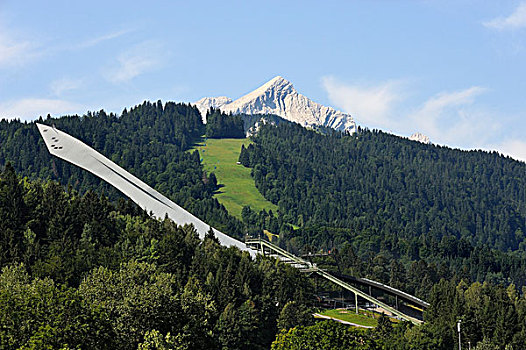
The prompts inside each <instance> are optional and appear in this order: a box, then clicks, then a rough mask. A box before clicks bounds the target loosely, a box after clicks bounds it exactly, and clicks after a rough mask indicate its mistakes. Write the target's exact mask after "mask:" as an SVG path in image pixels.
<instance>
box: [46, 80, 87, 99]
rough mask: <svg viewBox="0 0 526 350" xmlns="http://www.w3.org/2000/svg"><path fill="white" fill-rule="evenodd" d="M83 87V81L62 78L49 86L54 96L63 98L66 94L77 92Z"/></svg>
mask: <svg viewBox="0 0 526 350" xmlns="http://www.w3.org/2000/svg"><path fill="white" fill-rule="evenodd" d="M81 86H82V80H80V79H71V78H62V79H58V80H54V81H52V82H51V84H49V88H50V89H51V92H52V93H53V95H54V96H61V95H62V94H64V93H65V92H68V91H72V90H76V89H78V88H79V87H81Z"/></svg>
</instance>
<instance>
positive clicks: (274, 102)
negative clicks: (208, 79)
mask: <svg viewBox="0 0 526 350" xmlns="http://www.w3.org/2000/svg"><path fill="white" fill-rule="evenodd" d="M195 105H196V106H197V107H198V108H199V110H200V111H201V115H203V120H204V119H205V116H206V110H207V109H208V108H210V107H214V108H220V109H221V110H222V111H223V112H227V113H228V112H232V113H234V114H241V113H244V114H275V115H278V116H280V117H282V118H284V119H287V120H290V121H292V122H296V123H298V124H300V125H303V126H305V127H312V126H317V125H322V126H325V127H330V128H333V129H336V130H340V131H347V132H349V133H353V132H355V131H356V123H355V122H354V120H353V118H352V117H351V116H350V115H349V114H345V113H342V112H339V111H337V110H335V109H334V108H331V107H326V106H322V105H320V104H318V103H316V102H314V101H312V100H310V99H308V98H307V97H305V96H303V95H302V94H300V93H298V92H297V91H296V89H294V86H293V85H292V83H291V82H289V81H287V80H285V79H283V78H282V77H280V76H278V77H275V78H274V79H272V80H270V81H269V82H267V83H266V84H264V85H262V86H261V87H259V88H257V89H256V90H254V91H252V92H251V93H248V94H246V95H245V96H243V97H241V98H239V99H237V100H235V101H232V100H231V99H229V98H227V97H224V96H223V97H215V98H209V97H205V98H202V99H200V100H199V101H197V102H196V103H195Z"/></svg>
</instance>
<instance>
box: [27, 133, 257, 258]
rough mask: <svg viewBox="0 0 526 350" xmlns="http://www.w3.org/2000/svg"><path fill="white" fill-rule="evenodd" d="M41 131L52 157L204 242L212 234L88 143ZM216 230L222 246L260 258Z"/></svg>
mask: <svg viewBox="0 0 526 350" xmlns="http://www.w3.org/2000/svg"><path fill="white" fill-rule="evenodd" d="M37 127H38V130H39V131H40V134H41V135H42V138H43V139H44V142H45V144H46V146H47V148H48V150H49V153H51V154H52V155H54V156H56V157H58V158H61V159H64V160H65V161H67V162H69V163H71V164H73V165H76V166H78V167H80V168H82V169H85V170H87V171H89V172H90V173H92V174H94V175H96V176H98V177H100V178H101V179H102V180H104V181H106V182H108V183H109V184H111V185H112V186H114V187H116V188H117V189H118V190H119V191H121V192H122V193H123V194H124V195H126V196H127V197H129V198H130V199H131V200H132V201H134V202H135V203H137V205H139V206H140V207H141V208H143V209H144V210H146V211H147V212H148V213H150V212H151V213H153V215H154V216H155V217H157V218H161V219H162V218H164V217H165V216H166V215H167V216H168V217H169V218H170V219H172V220H173V221H174V222H176V223H177V224H178V225H185V224H192V225H194V227H195V229H196V231H197V233H198V234H199V238H201V239H203V238H204V237H205V235H206V233H207V232H208V231H209V230H210V228H211V226H210V225H208V224H206V223H205V222H203V221H201V220H200V219H198V218H197V217H195V216H194V215H192V214H191V213H189V212H188V211H186V210H184V209H183V208H181V207H180V206H179V205H177V204H175V203H174V202H172V201H171V200H169V199H168V198H166V197H165V196H163V195H162V194H160V193H159V192H157V191H156V190H154V189H153V188H151V187H150V186H148V185H147V184H145V183H144V182H142V181H141V180H139V179H138V178H136V177H135V176H133V175H132V174H130V173H129V172H127V171H126V170H124V169H123V168H121V167H120V166H118V165H117V164H115V163H114V162H112V161H111V160H109V159H108V158H106V157H104V156H103V155H102V154H100V153H99V152H97V151H95V150H94V149H93V148H91V147H89V146H88V145H86V144H85V143H83V142H81V141H79V140H77V139H76V138H74V137H72V136H70V135H68V134H66V133H65V132H63V131H60V130H58V129H56V128H55V127H54V126H48V125H44V124H39V123H37ZM212 229H213V230H214V234H215V236H216V237H217V238H218V239H219V242H220V243H221V244H222V245H224V246H226V247H231V246H234V247H237V248H239V249H241V250H243V251H248V252H249V253H250V255H252V256H255V255H256V252H255V251H254V250H252V249H250V248H248V247H247V246H246V245H245V243H243V242H241V241H238V240H237V239H235V238H232V237H230V236H227V235H226V234H224V233H222V232H220V231H218V230H216V229H215V228H212Z"/></svg>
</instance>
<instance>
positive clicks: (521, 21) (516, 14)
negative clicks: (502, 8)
mask: <svg viewBox="0 0 526 350" xmlns="http://www.w3.org/2000/svg"><path fill="white" fill-rule="evenodd" d="M483 24H484V26H486V27H488V28H494V29H497V30H507V29H519V28H523V27H526V2H521V3H520V4H519V6H517V8H516V9H515V11H513V13H512V14H511V15H509V16H508V17H497V18H495V19H492V20H491V21H488V22H484V23H483Z"/></svg>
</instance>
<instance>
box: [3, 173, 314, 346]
mask: <svg viewBox="0 0 526 350" xmlns="http://www.w3.org/2000/svg"><path fill="white" fill-rule="evenodd" d="M0 218H1V220H0V252H1V256H0V267H1V268H2V272H1V274H0V348H2V349H17V348H21V347H22V348H24V349H48V348H49V349H59V348H71V349H73V348H75V349H76V348H79V349H80V348H82V349H133V348H137V347H139V348H141V347H140V346H141V344H142V345H143V347H142V348H144V349H150V348H151V349H157V348H159V347H154V346H153V345H152V347H146V345H144V344H143V343H147V342H159V341H160V342H161V343H166V344H165V345H166V348H177V349H221V348H222V349H247V348H253V349H268V348H269V346H270V343H271V342H272V341H273V340H274V338H275V334H276V332H277V330H278V324H279V323H280V322H281V323H283V322H284V321H283V320H287V319H291V318H292V319H295V320H296V322H298V323H299V324H301V323H308V322H309V321H310V315H309V314H308V313H305V312H303V313H300V314H298V310H297V309H296V312H295V313H294V310H292V311H291V308H287V309H285V308H284V306H286V305H288V304H289V303H297V304H298V305H302V307H306V305H307V302H308V301H309V300H311V299H312V297H311V290H310V285H309V283H308V281H307V280H306V279H305V278H303V276H301V275H300V273H299V272H298V271H297V270H295V269H294V268H292V267H290V266H287V265H284V264H278V263H276V262H275V261H274V260H271V259H269V258H264V257H258V259H257V260H255V261H254V260H252V258H251V257H250V256H249V254H248V253H246V252H244V253H242V252H241V251H239V250H237V249H235V248H229V249H227V248H224V247H221V246H220V245H219V244H218V242H217V240H216V239H215V237H213V234H212V235H211V236H210V235H209V236H207V237H206V238H205V240H204V241H203V242H201V241H200V239H199V237H198V235H197V233H196V231H195V230H194V228H193V227H191V226H184V227H181V226H177V225H176V224H174V223H173V222H172V221H171V220H168V219H166V220H155V219H152V218H150V217H149V216H148V215H147V214H146V213H145V212H142V211H140V210H139V209H137V207H136V206H135V205H133V204H131V203H129V202H126V201H124V200H121V201H119V202H118V204H112V203H111V202H109V200H108V199H107V197H105V196H101V195H97V194H95V193H94V192H92V191H88V192H86V193H85V194H84V195H80V194H79V193H78V192H76V191H74V190H72V189H71V188H70V189H69V190H68V191H65V190H64V189H63V188H62V187H61V186H60V185H58V184H57V183H56V182H52V181H28V180H27V178H21V177H19V176H17V175H16V173H15V172H14V170H13V168H12V167H11V166H10V165H9V164H8V165H7V167H6V168H5V170H4V171H3V172H2V173H1V174H0ZM284 309H285V310H284ZM287 310H288V311H287ZM295 315H296V316H295ZM297 315H299V316H297ZM302 315H303V316H302ZM300 316H301V317H300ZM305 317H308V318H305ZM175 346H177V347H175Z"/></svg>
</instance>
